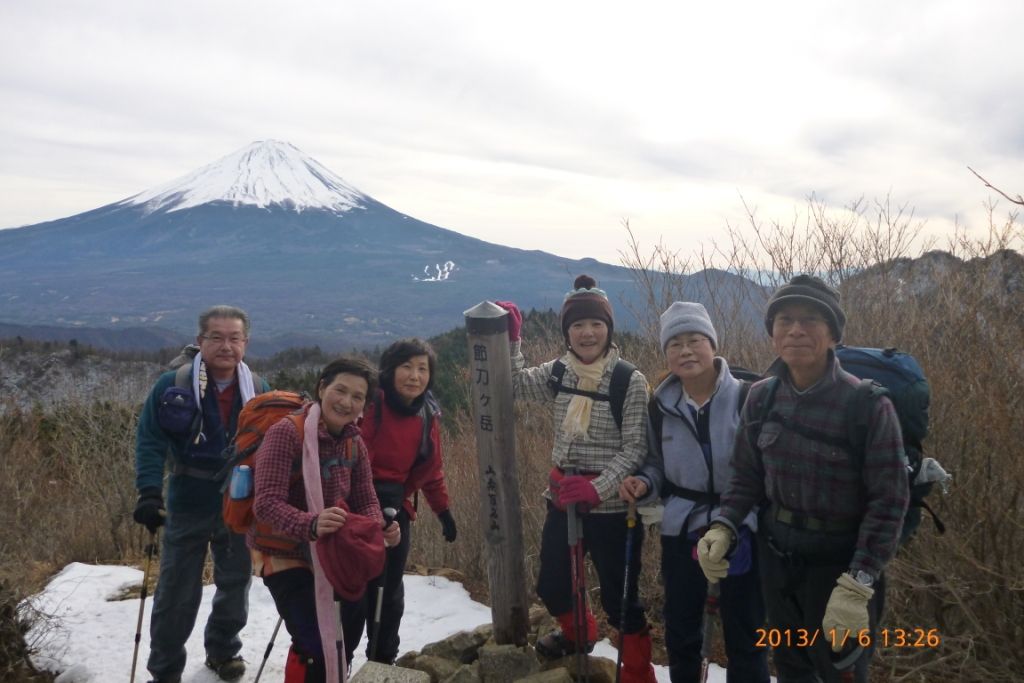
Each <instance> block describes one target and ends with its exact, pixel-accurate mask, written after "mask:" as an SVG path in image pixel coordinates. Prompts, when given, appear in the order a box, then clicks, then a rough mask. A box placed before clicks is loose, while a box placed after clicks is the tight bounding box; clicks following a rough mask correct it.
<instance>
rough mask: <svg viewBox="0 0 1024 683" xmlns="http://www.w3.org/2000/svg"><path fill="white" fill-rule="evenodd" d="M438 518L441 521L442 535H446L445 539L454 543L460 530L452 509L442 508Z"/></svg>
mask: <svg viewBox="0 0 1024 683" xmlns="http://www.w3.org/2000/svg"><path fill="white" fill-rule="evenodd" d="M437 518H438V519H439V520H440V521H441V535H442V536H444V540H445V541H447V542H448V543H454V542H455V537H456V536H458V534H459V530H458V529H457V528H456V527H455V518H454V517H452V513H451V510H442V511H441V512H440V513H438V515H437Z"/></svg>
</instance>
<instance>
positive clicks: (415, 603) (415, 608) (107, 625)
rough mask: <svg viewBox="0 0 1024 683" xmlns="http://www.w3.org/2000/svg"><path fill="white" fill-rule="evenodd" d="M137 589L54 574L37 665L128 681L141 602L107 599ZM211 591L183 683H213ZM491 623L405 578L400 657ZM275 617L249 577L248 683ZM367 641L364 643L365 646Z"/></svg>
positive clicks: (714, 676)
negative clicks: (208, 641)
mask: <svg viewBox="0 0 1024 683" xmlns="http://www.w3.org/2000/svg"><path fill="white" fill-rule="evenodd" d="M141 583H142V572H141V571H139V570H138V569H133V568H131V567H113V566H104V565H98V566H94V565H87V564H80V563H77V562H74V563H72V564H69V565H68V566H67V567H65V568H64V570H63V571H62V572H60V573H59V574H57V576H55V577H54V578H53V580H52V581H51V582H50V584H49V585H48V586H47V587H46V590H44V591H43V592H42V593H40V594H39V595H37V596H35V597H33V598H30V599H29V604H30V605H31V606H32V607H33V608H34V609H36V610H38V611H40V612H42V613H44V614H47V615H49V616H50V619H49V620H47V621H41V622H39V623H38V624H37V625H36V626H35V627H34V628H33V629H32V630H31V631H30V632H29V633H28V634H27V638H28V641H29V642H30V643H32V644H33V646H34V648H35V653H34V654H33V656H32V659H33V661H34V662H35V664H36V666H38V667H40V668H42V669H46V670H49V671H54V672H57V671H63V672H64V673H63V675H61V676H60V677H59V678H58V679H57V680H58V681H60V683H85V682H86V681H93V682H95V681H118V680H125V679H126V678H128V677H129V676H128V674H129V672H130V670H131V661H132V635H133V634H134V632H135V626H136V623H137V619H138V613H139V601H138V600H137V599H133V600H113V601H112V600H111V598H112V596H115V595H118V594H120V593H121V592H122V590H123V589H125V588H127V587H129V586H133V585H139V584H141ZM213 590H214V588H213V586H204V587H203V602H202V606H201V607H200V608H199V619H198V620H197V623H196V627H195V628H194V629H192V637H191V638H189V641H188V644H187V647H188V655H189V656H188V664H187V666H186V668H185V672H184V674H185V675H184V676H183V677H182V680H185V681H191V682H192V683H216V681H217V680H218V679H217V676H216V675H214V673H213V672H212V671H210V670H208V669H206V668H205V667H204V666H203V624H205V623H206V618H207V616H208V615H209V614H210V604H211V600H212V598H213ZM151 606H152V600H149V601H147V602H146V605H145V612H146V614H145V619H144V621H143V636H142V641H141V647H140V648H139V665H138V671H137V674H136V680H139V681H141V680H146V659H147V657H148V656H149V635H148V633H149V617H150V609H151ZM490 620H491V610H490V608H488V607H486V606H484V605H481V604H479V603H477V602H473V601H472V600H471V599H470V597H469V593H467V592H466V589H464V588H463V587H462V586H461V585H460V584H458V583H453V582H451V581H449V580H448V579H445V578H442V577H440V576H408V575H407V576H406V577H405V616H404V617H403V618H402V628H401V638H402V646H401V652H402V653H404V652H408V651H409V650H420V649H422V648H423V646H424V645H426V644H427V643H431V642H434V641H437V640H441V639H442V638H445V637H447V636H449V635H451V634H452V633H455V632H457V631H463V630H472V629H473V628H475V627H476V626H479V625H480V624H483V623H487V622H489V621H490ZM276 623H277V611H276V610H275V608H274V600H273V598H271V597H270V593H269V592H268V591H267V589H266V587H265V586H264V585H263V582H262V581H260V580H259V579H254V580H253V582H252V588H251V589H250V591H249V622H248V624H247V625H246V627H245V629H244V630H243V631H242V633H241V636H242V643H243V645H242V656H243V657H245V659H246V661H247V662H248V666H249V671H248V673H247V674H246V678H245V680H252V677H253V676H254V675H255V673H256V670H257V669H258V668H259V664H260V662H261V661H262V659H263V657H264V653H265V651H266V647H267V643H268V641H269V640H270V636H271V633H272V632H273V629H274V624H276ZM288 640H289V638H288V634H287V633H285V631H284V629H281V632H280V633H279V634H278V636H277V645H276V647H274V648H273V649H272V650H271V652H270V656H269V659H268V661H267V667H266V670H265V671H264V672H263V674H264V675H263V679H262V680H267V681H280V680H281V678H282V677H283V675H284V661H285V656H286V654H287V652H288ZM364 642H365V641H364ZM365 649H366V648H365V647H364V645H363V644H360V646H358V647H357V648H356V651H355V659H354V661H353V662H352V665H353V669H354V670H358V669H359V667H361V666H362V665H363V663H364V662H365V661H366V659H365V656H364V653H365ZM594 654H596V655H598V656H601V657H607V658H608V659H611V660H613V661H614V660H615V656H616V651H615V650H614V649H613V648H612V646H611V644H610V643H609V642H608V641H607V639H606V640H602V641H601V642H600V643H598V645H597V647H596V648H595V650H594ZM654 668H655V672H656V674H657V677H658V683H669V676H668V668H667V667H663V666H656V667H654ZM711 668H712V672H711V675H710V676H709V678H708V680H709V681H710V682H711V683H725V670H724V669H720V668H718V667H717V666H716V665H715V664H712V665H711Z"/></svg>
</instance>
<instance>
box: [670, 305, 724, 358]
mask: <svg viewBox="0 0 1024 683" xmlns="http://www.w3.org/2000/svg"><path fill="white" fill-rule="evenodd" d="M686 332H698V333H700V334H703V335H704V336H705V337H707V338H708V339H710V340H711V346H712V348H715V349H717V348H718V335H717V334H715V326H714V325H712V324H711V318H710V317H709V316H708V312H707V310H706V309H705V308H704V306H703V305H701V304H698V303H694V302H692V301H675V302H673V303H672V305H671V306H669V307H668V308H666V309H665V312H664V313H662V314H661V350H662V351H664V350H665V347H666V346H668V343H669V341H670V340H671V339H672V337H674V336H676V335H677V334H683V333H686Z"/></svg>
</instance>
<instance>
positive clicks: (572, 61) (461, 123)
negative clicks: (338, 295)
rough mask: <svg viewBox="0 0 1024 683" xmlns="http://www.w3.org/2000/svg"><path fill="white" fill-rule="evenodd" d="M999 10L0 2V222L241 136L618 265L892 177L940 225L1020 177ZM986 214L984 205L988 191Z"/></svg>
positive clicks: (889, 183) (441, 215) (233, 145)
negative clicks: (985, 182)
mask: <svg viewBox="0 0 1024 683" xmlns="http://www.w3.org/2000/svg"><path fill="white" fill-rule="evenodd" d="M1021 26H1024V3H1022V2H1020V1H1019V0H1003V1H990V2H986V1H984V0H973V1H970V2H967V1H964V0H957V1H945V0H942V1H928V2H891V1H887V2H876V1H874V0H869V1H863V0H861V1H858V2H849V1H848V0H847V1H845V2H841V3H840V2H824V1H821V0H818V1H816V2H790V1H787V2H782V3H768V2H763V1H761V2H717V3H711V2H704V3H694V2H685V1H684V0H675V1H673V2H643V1H638V0H634V2H630V3H625V2H621V0H619V1H618V2H596V1H593V0H592V1H590V2H562V1H559V0H546V1H544V2H532V1H526V0H520V1H519V2H515V3H500V4H499V3H493V2H480V1H478V0H477V1H474V2H469V1H466V2H453V1H449V0H431V1H429V2H422V1H421V2H413V1H408V2H407V1H400V0H389V1H387V2H370V1H366V2H351V1H347V2H346V1H341V0H329V1H328V0H324V1H314V0H304V1H303V2H297V3H285V2H266V1H253V0H247V1H245V2H240V1H234V0H233V1H230V2H229V1H226V0H216V1H212V2H211V1H210V0H203V1H180V0H176V1H174V2H160V3H156V2H129V1H125V0H122V1H120V2H111V1H108V0H91V1H90V2H79V1H67V2H52V1H49V0H33V1H32V2H14V1H13V0H8V1H6V2H2V3H0V64H2V70H0V102H2V103H3V104H2V106H0V188H2V192H0V227H14V226H19V225H26V224H32V223H36V222H40V221H44V220H50V219H55V218H61V217H64V216H69V215H72V214H76V213H79V212H82V211H86V210H89V209H93V208H96V207H98V206H101V205H104V204H108V203H110V202H114V201H118V200H120V199H123V198H125V197H128V196H130V195H133V194H136V193H138V192H141V191H142V190H145V189H147V188H149V187H152V186H154V185H158V184H162V183H165V182H167V181H169V180H171V179H173V178H175V177H177V176H180V175H183V174H185V173H188V172H190V171H192V170H194V169H195V168H197V167H199V166H202V165H204V164H207V163H209V162H211V161H214V160H215V159H218V158H220V157H222V156H224V155H226V154H228V153H230V152H232V151H234V150H236V149H237V148H239V147H242V146H244V145H246V144H248V143H250V142H252V141H254V140H260V139H266V138H275V139H280V140H287V141H289V142H292V143H293V144H295V145H296V146H297V147H299V148H300V149H301V150H303V151H304V152H306V153H307V154H309V155H311V156H313V157H314V158H316V159H317V160H319V161H320V162H321V163H323V164H324V165H325V166H327V167H328V168H330V169H331V170H333V171H334V172H336V173H337V174H339V175H340V176H342V177H343V178H345V179H346V180H347V181H348V182H349V183H351V184H352V185H354V186H355V187H357V188H359V189H361V190H362V191H364V192H366V193H368V194H370V195H371V196H373V197H374V198H376V199H378V200H379V201H382V202H384V203H385V204H388V205H389V206H391V207H393V208H395V209H398V210H399V211H402V212H403V213H407V214H409V215H412V216H415V217H416V218H419V219H421V220H425V221H428V222H431V223H434V224H437V225H441V226H443V227H446V228H450V229H453V230H457V231H459V232H461V233H464V234H468V235H473V236H476V237H480V238H482V239H486V240H489V241H493V242H498V243H502V244H508V245H512V246H517V247H523V248H529V249H543V250H545V251H551V252H555V253H558V254H561V255H565V256H572V257H583V256H592V257H595V258H599V259H601V260H604V261H609V262H617V261H618V251H619V250H621V249H623V248H625V245H626V234H625V231H624V229H623V227H622V221H623V220H625V219H628V220H629V221H630V224H631V225H632V228H633V230H634V232H635V233H636V234H637V235H638V236H639V238H640V240H641V242H642V243H643V244H648V245H651V244H653V243H654V242H656V241H657V240H658V239H660V238H662V237H663V238H664V240H665V242H666V243H667V244H669V245H670V246H672V247H675V248H678V249H682V250H684V251H685V250H688V249H690V248H692V247H694V246H695V245H697V244H699V243H700V242H701V241H702V240H705V241H706V240H708V239H710V238H712V237H715V236H716V235H720V234H721V230H722V229H723V227H724V226H725V225H726V223H727V222H732V223H736V222H742V216H743V206H742V203H741V201H740V197H741V196H742V197H744V198H746V200H747V202H748V203H749V204H751V205H754V206H756V207H757V208H758V211H759V215H761V216H763V217H764V218H780V219H783V220H786V219H788V217H790V216H792V214H793V211H794V210H795V209H797V208H800V207H802V205H803V203H804V201H805V199H806V198H807V197H808V196H809V195H810V194H811V193H814V194H815V195H816V196H817V197H818V198H821V199H823V200H825V201H827V202H828V203H830V204H834V205H838V206H842V205H845V204H847V203H849V202H850V201H851V200H854V199H856V198H858V197H861V196H864V197H866V198H868V199H872V198H876V197H884V196H885V195H886V194H891V196H892V197H893V199H895V200H896V201H897V202H901V203H907V204H909V205H911V206H912V207H914V208H915V209H916V213H917V215H918V216H920V217H921V218H924V219H927V221H928V227H929V230H931V231H932V232H933V233H943V232H948V231H949V230H950V226H951V225H952V223H953V221H954V220H956V219H959V220H960V221H961V222H962V223H966V224H967V225H968V226H969V227H972V228H980V227H982V226H983V224H984V219H983V215H984V214H983V204H984V202H986V201H987V200H989V199H990V198H993V197H995V195H993V194H992V193H991V192H989V191H987V190H986V189H985V188H984V187H982V186H981V184H980V183H979V182H978V181H977V180H976V179H975V178H974V177H973V176H971V175H970V173H969V171H968V170H967V169H966V166H967V165H971V166H972V167H974V168H976V169H978V170H979V171H981V172H982V173H983V174H984V175H986V176H987V177H988V178H989V180H991V181H993V182H994V183H995V184H997V185H1002V186H1003V189H1005V190H1008V191H1012V192H1013V193H1017V192H1024V89H1022V88H1021V84H1022V83H1024V38H1022V35H1021ZM1003 206H1005V202H1004V204H1003Z"/></svg>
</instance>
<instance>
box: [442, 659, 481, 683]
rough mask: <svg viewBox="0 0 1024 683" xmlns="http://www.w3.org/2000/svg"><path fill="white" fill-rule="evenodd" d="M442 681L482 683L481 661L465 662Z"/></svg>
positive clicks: (449, 682)
mask: <svg viewBox="0 0 1024 683" xmlns="http://www.w3.org/2000/svg"><path fill="white" fill-rule="evenodd" d="M442 683H480V662H475V663H473V664H463V665H462V666H460V667H459V668H458V669H457V670H456V671H455V673H453V674H452V675H451V676H449V677H448V678H447V679H445V680H444V681H442Z"/></svg>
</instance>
